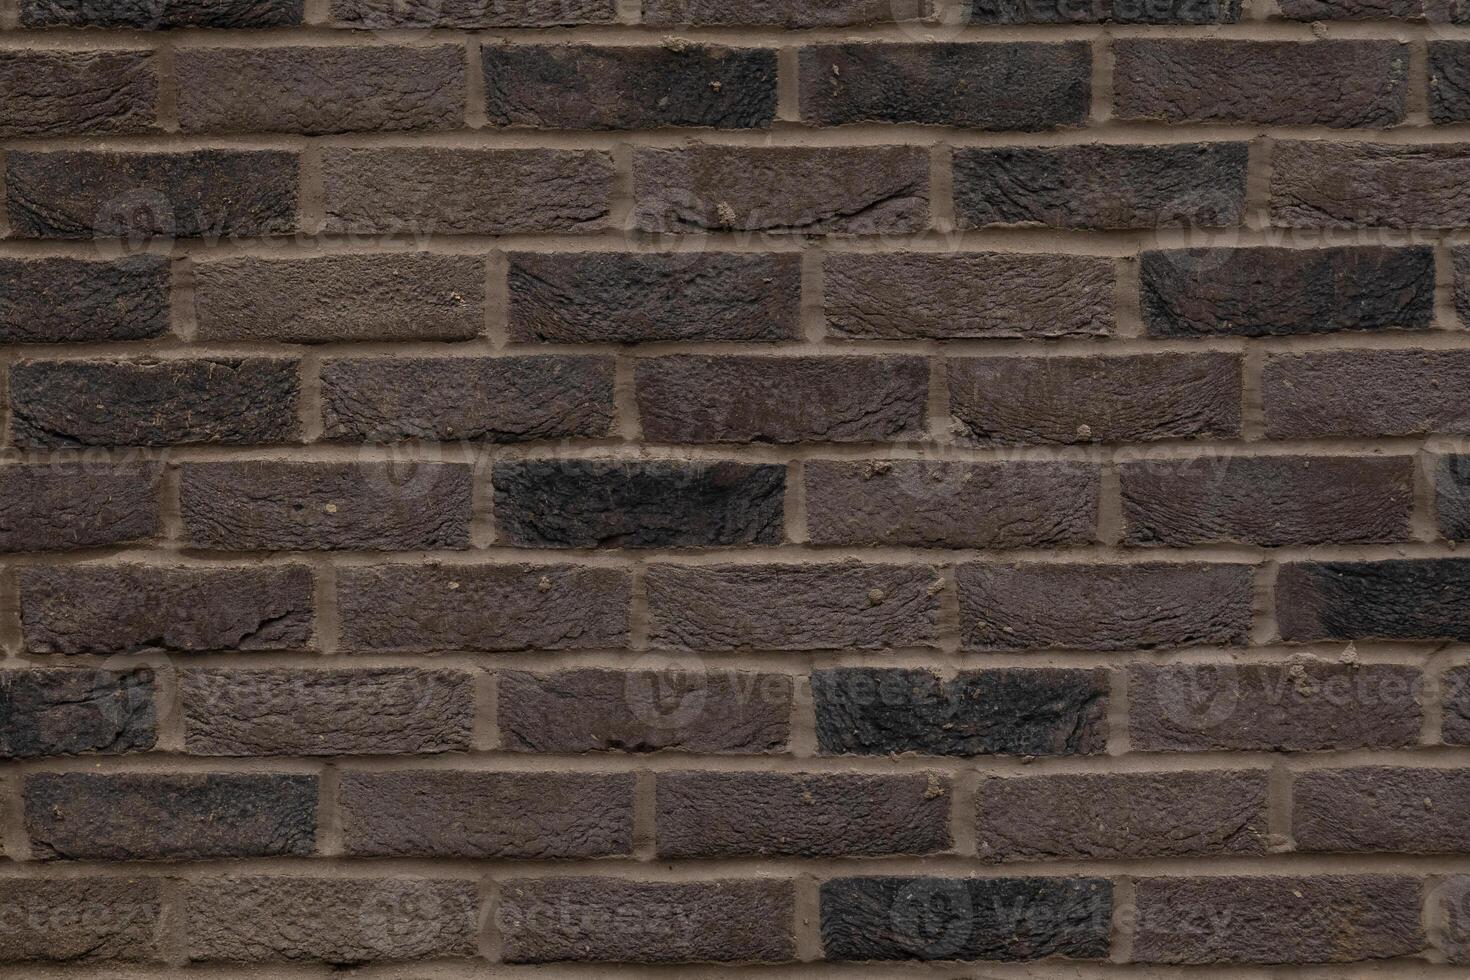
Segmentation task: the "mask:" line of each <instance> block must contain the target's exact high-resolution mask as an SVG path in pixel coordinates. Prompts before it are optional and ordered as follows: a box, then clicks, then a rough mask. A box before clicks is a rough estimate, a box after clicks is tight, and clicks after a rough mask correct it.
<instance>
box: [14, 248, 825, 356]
mask: <svg viewBox="0 0 1470 980" xmlns="http://www.w3.org/2000/svg"><path fill="white" fill-rule="evenodd" d="M0 268H3V266H0ZM800 301H801V257H800V256H799V255H792V254H775V255H750V254H743V253H738V252H703V251H700V252H691V253H677V252H668V253H660V254H646V253H637V252H550V253H545V252H512V253H511V254H510V307H509V314H508V317H509V320H510V324H509V326H510V336H511V339H512V340H516V341H523V342H526V341H540V342H545V343H562V344H567V343H572V344H575V343H594V344H596V343H624V344H634V343H644V342H653V341H661V340H685V341H700V340H709V341H766V340H771V341H775V340H796V339H798V338H799V337H800V336H801V322H800V314H801V310H800Z"/></svg>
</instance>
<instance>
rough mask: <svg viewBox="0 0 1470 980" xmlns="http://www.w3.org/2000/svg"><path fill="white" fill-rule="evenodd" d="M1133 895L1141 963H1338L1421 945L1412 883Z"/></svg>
mask: <svg viewBox="0 0 1470 980" xmlns="http://www.w3.org/2000/svg"><path fill="white" fill-rule="evenodd" d="M1135 889H1136V891H1135V895H1136V897H1135V904H1136V907H1137V913H1138V921H1139V926H1138V928H1137V929H1136V930H1135V932H1134V935H1133V960H1134V961H1135V962H1138V963H1177V964H1207V963H1345V962H1355V961H1358V960H1368V959H1380V958H1390V957H1394V956H1408V955H1411V954H1417V953H1419V952H1421V951H1422V950H1423V949H1424V947H1425V945H1426V944H1425V939H1424V932H1423V927H1422V925H1421V924H1420V912H1419V890H1420V886H1419V882H1418V880H1417V879H1414V878H1408V877H1397V876H1389V875H1320V876H1314V877H1310V878H1286V877H1275V878H1246V877H1239V876H1233V875H1232V876H1221V877H1211V878H1186V877H1179V878H1142V879H1139V880H1138V881H1137V883H1136V885H1135Z"/></svg>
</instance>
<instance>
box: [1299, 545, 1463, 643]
mask: <svg viewBox="0 0 1470 980" xmlns="http://www.w3.org/2000/svg"><path fill="white" fill-rule="evenodd" d="M1276 616H1277V620H1278V622H1279V624H1280V627H1281V638H1282V639H1284V640H1291V641H1312V640H1355V639H1358V640H1367V639H1384V640H1433V639H1456V640H1470V558H1447V559H1443V560H1434V559H1406V560H1402V561H1359V562H1354V561H1329V562H1297V563H1292V564H1288V565H1283V566H1282V568H1281V573H1280V575H1279V576H1278V577H1277V579H1276Z"/></svg>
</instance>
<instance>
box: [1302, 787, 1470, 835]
mask: <svg viewBox="0 0 1470 980" xmlns="http://www.w3.org/2000/svg"><path fill="white" fill-rule="evenodd" d="M1291 799H1292V816H1291V830H1292V836H1293V838H1294V839H1295V841H1296V846H1297V850H1300V851H1393V852H1397V853H1408V854H1439V853H1463V852H1464V851H1466V850H1470V827H1467V826H1466V824H1465V820H1464V813H1465V807H1466V805H1467V804H1470V773H1467V772H1465V771H1464V770H1458V769H1404V768H1395V767H1392V766H1364V767H1360V768H1355V769H1323V770H1317V771H1313V772H1304V773H1299V774H1298V775H1297V776H1296V778H1295V779H1294V780H1293V782H1292V791H1291Z"/></svg>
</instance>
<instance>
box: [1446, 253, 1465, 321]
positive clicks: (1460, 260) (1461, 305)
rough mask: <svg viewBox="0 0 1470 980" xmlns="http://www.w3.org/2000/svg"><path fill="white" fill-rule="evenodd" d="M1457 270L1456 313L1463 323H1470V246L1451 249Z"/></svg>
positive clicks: (1453, 262) (1451, 255)
mask: <svg viewBox="0 0 1470 980" xmlns="http://www.w3.org/2000/svg"><path fill="white" fill-rule="evenodd" d="M1450 258H1451V261H1452V264H1453V266H1454V270H1455V313H1456V315H1457V316H1459V318H1460V322H1461V323H1465V324H1470V247H1463V246H1461V247H1455V248H1451V249H1450Z"/></svg>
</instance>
